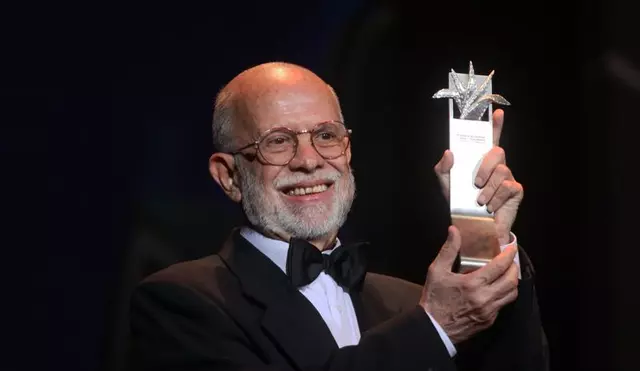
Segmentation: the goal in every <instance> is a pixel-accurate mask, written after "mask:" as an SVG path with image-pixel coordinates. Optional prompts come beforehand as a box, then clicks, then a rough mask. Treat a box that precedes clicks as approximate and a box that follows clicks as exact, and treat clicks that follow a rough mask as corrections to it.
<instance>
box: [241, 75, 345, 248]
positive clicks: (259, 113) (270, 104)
mask: <svg viewBox="0 0 640 371" xmlns="http://www.w3.org/2000/svg"><path fill="white" fill-rule="evenodd" d="M252 98H253V99H251V98H249V99H247V100H246V104H244V105H243V107H242V109H241V111H242V112H243V114H244V115H245V123H246V125H245V131H244V132H245V134H246V135H244V136H243V138H242V139H241V140H240V141H239V142H241V143H240V144H241V145H244V144H245V143H250V142H251V141H252V140H256V139H258V137H259V136H260V135H261V134H262V133H264V132H265V131H266V130H268V129H271V128H274V127H281V126H284V127H288V128H290V129H292V130H294V131H300V130H312V129H313V128H314V127H315V125H316V124H317V123H319V122H324V121H329V120H340V111H339V107H338V103H337V101H336V99H335V97H334V96H333V94H332V93H331V91H330V90H329V88H328V86H327V85H326V84H324V83H322V82H321V81H320V80H312V81H307V80H304V79H302V81H296V82H294V83H290V82H287V83H286V84H282V85H278V84H270V85H269V86H268V87H267V88H265V89H262V90H261V91H259V92H255V95H254V96H253V97H252ZM298 141H299V145H298V148H297V152H296V154H295V156H294V158H293V159H292V160H291V162H289V164H288V165H284V166H275V165H268V164H264V163H261V162H260V161H258V159H256V160H254V161H248V160H247V159H246V158H244V157H243V156H240V155H237V156H236V165H237V169H238V178H239V179H238V180H239V182H240V189H241V192H242V206H243V209H244V211H245V214H246V215H247V217H248V219H249V221H250V222H251V223H252V224H254V225H256V226H258V227H260V228H262V229H264V230H266V231H268V232H271V233H275V234H277V235H284V236H287V237H298V238H304V239H308V240H312V239H318V238H322V237H325V236H328V235H331V234H332V233H336V232H337V230H338V229H339V228H340V226H341V225H342V224H343V223H344V221H345V220H346V217H347V213H348V212H349V209H350V208H351V204H352V202H353V199H354V196H355V181H354V177H353V174H352V172H351V168H350V166H349V162H350V159H351V152H350V148H349V149H348V150H347V152H346V153H345V155H343V156H340V157H338V158H336V159H333V160H327V159H324V158H323V157H322V156H320V154H319V153H318V152H317V151H316V150H315V148H314V147H313V145H312V144H311V137H310V135H309V134H301V135H299V136H298Z"/></svg>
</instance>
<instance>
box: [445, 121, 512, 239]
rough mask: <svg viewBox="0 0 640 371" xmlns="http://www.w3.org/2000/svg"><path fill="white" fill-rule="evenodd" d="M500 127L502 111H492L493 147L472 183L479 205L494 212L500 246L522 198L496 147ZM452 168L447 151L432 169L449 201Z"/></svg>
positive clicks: (507, 236) (501, 154)
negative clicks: (485, 206)
mask: <svg viewBox="0 0 640 371" xmlns="http://www.w3.org/2000/svg"><path fill="white" fill-rule="evenodd" d="M503 123H504V111H503V110H501V109H497V110H495V112H494V113H493V145H494V147H493V148H492V149H491V150H490V151H489V152H488V153H487V154H486V155H485V157H484V158H483V160H482V163H481V164H480V167H479V168H478V173H477V174H476V182H475V185H476V187H478V188H482V191H481V192H480V194H479V195H478V199H477V201H478V203H479V204H480V205H487V211H489V212H495V214H494V216H495V223H496V229H497V233H498V239H499V240H500V244H501V245H505V244H507V243H509V232H510V231H511V226H512V225H513V222H514V221H515V220H516V215H517V213H518V207H519V206H520V202H521V201H522V198H523V197H524V189H523V188H522V184H520V183H518V182H517V181H516V180H515V179H514V178H513V174H512V173H511V170H510V169H509V168H508V167H507V165H506V157H505V153H504V150H503V149H502V148H501V147H499V146H498V144H499V142H500V134H501V133H502V126H503ZM451 167H453V153H452V152H451V151H450V150H446V151H445V152H444V154H443V155H442V158H441V159H440V161H439V162H438V163H437V164H436V165H435V167H434V171H435V173H436V176H437V177H438V180H439V181H440V186H441V189H442V192H443V193H444V195H445V198H446V199H447V200H448V199H449V182H450V171H451Z"/></svg>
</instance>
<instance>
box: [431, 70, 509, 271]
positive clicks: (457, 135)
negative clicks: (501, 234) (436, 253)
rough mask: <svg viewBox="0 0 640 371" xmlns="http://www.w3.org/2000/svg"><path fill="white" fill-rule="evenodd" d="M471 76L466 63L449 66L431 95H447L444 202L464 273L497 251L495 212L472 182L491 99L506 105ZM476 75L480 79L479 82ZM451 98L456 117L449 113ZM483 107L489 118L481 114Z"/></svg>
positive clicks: (488, 141)
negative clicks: (461, 69) (442, 85)
mask: <svg viewBox="0 0 640 371" xmlns="http://www.w3.org/2000/svg"><path fill="white" fill-rule="evenodd" d="M492 77H493V72H491V73H490V74H489V75H488V76H483V75H475V73H474V71H473V64H472V63H471V62H469V73H468V74H460V73H456V72H455V71H454V70H451V72H450V73H449V88H448V89H442V90H440V91H438V92H437V93H436V94H434V96H433V97H434V98H448V99H449V149H450V150H451V152H452V153H453V167H452V168H451V174H450V187H449V206H450V211H451V221H452V223H453V225H454V226H456V227H457V228H458V230H459V231H460V234H461V237H462V245H461V248H460V272H461V273H466V272H470V271H473V270H475V269H478V268H480V267H482V266H484V265H485V264H487V263H488V262H489V261H491V259H493V257H495V256H496V255H498V254H499V253H500V243H499V242H498V236H497V232H496V227H495V222H494V215H493V213H489V212H488V211H487V209H486V206H481V205H479V204H478V202H477V199H478V195H479V194H480V191H481V190H480V189H479V188H478V187H476V186H475V177H476V173H477V170H478V168H479V166H480V163H481V162H482V159H483V158H484V156H485V155H486V154H487V152H489V151H490V150H491V148H493V146H494V143H493V114H492V113H493V112H492V103H498V104H504V105H509V102H508V101H507V100H506V99H504V98H503V97H501V96H500V95H497V94H492V93H491V91H492V90H491V88H492V86H491V78H492ZM476 79H481V80H482V83H481V84H480V86H478V85H477V83H476ZM454 102H455V103H456V106H457V107H458V112H459V118H455V117H454V114H455V112H454ZM487 111H488V115H486V116H487V117H488V119H486V120H483V116H485V113H486V112H487Z"/></svg>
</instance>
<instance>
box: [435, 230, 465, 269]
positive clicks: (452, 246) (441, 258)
mask: <svg viewBox="0 0 640 371" xmlns="http://www.w3.org/2000/svg"><path fill="white" fill-rule="evenodd" d="M448 231H449V236H448V237H447V242H445V243H444V245H443V246H442V248H441V249H440V252H438V256H436V258H435V260H434V261H433V262H434V264H435V266H437V267H438V268H440V267H441V268H442V269H446V270H450V269H451V267H452V266H453V263H454V262H455V260H456V257H457V256H458V252H459V251H460V240H461V238H460V231H459V230H458V228H456V227H454V226H449V230H448Z"/></svg>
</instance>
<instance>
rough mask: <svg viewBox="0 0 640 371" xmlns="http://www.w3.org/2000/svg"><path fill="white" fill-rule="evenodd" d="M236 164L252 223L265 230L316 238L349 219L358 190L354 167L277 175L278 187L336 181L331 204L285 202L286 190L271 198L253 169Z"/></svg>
mask: <svg viewBox="0 0 640 371" xmlns="http://www.w3.org/2000/svg"><path fill="white" fill-rule="evenodd" d="M236 164H237V165H238V166H237V168H238V175H239V178H240V179H239V183H240V189H241V191H242V208H243V209H244V213H245V215H246V217H247V219H248V220H249V223H251V224H252V225H253V226H255V227H257V228H259V229H261V230H262V231H265V232H270V233H275V234H280V233H282V232H285V233H286V234H289V235H290V236H291V237H295V238H301V239H305V240H314V239H319V238H322V237H326V236H328V235H330V234H332V233H335V232H336V231H337V230H338V229H339V228H340V227H341V226H342V225H343V224H344V222H345V221H346V219H347V214H348V213H349V210H350V209H351V204H352V203H353V199H354V198H355V191H356V186H355V178H354V176H353V172H352V171H351V170H350V171H349V172H348V173H347V174H341V173H340V172H338V171H337V170H335V169H326V170H318V171H316V172H313V173H310V174H304V173H296V174H292V175H283V176H280V177H278V178H276V179H275V180H274V184H273V187H274V189H276V190H277V189H281V187H284V186H290V185H294V184H296V183H300V182H303V181H317V180H322V181H332V182H333V187H334V189H333V197H332V199H331V201H330V203H329V204H325V203H320V202H317V203H316V202H314V203H311V204H309V205H295V204H290V203H287V202H285V201H284V200H283V197H284V196H283V195H282V194H281V195H279V196H282V197H275V199H270V198H271V197H269V196H270V195H271V193H268V192H267V189H266V187H265V185H264V184H262V183H261V182H260V181H259V180H258V179H257V177H256V175H255V174H254V173H253V172H252V171H251V169H249V168H248V166H245V164H243V163H241V161H236ZM278 192H279V191H278Z"/></svg>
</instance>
